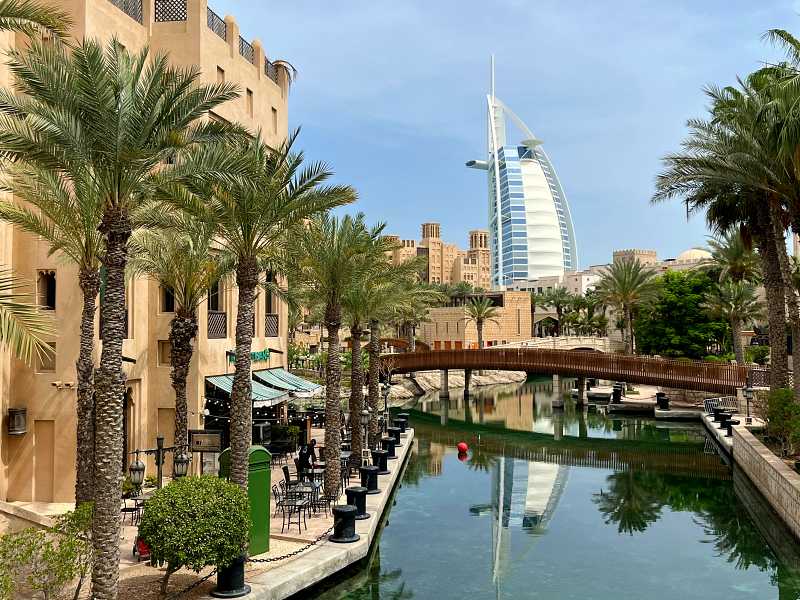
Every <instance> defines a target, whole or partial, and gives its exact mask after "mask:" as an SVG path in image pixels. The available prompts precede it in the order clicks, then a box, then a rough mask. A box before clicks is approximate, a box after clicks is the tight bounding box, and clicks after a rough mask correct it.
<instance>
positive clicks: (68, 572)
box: [0, 503, 92, 599]
mask: <svg viewBox="0 0 800 600" xmlns="http://www.w3.org/2000/svg"><path fill="white" fill-rule="evenodd" d="M91 528H92V505H91V504H90V503H85V504H82V505H81V506H79V507H78V508H77V509H76V510H75V511H73V512H68V513H66V514H64V515H61V516H60V517H57V518H56V524H55V526H53V527H52V528H49V529H39V528H36V527H31V528H28V529H23V530H22V531H19V532H17V533H9V534H6V535H4V536H3V537H2V538H0V598H3V599H6V598H21V597H31V595H32V594H39V595H40V597H42V598H45V599H47V598H56V597H60V596H61V595H62V594H64V593H65V591H66V589H67V587H69V586H70V584H72V583H73V582H75V580H76V579H77V583H76V584H75V585H76V587H75V590H74V592H73V594H71V595H73V596H74V597H75V598H77V597H78V595H79V594H80V590H81V587H82V585H83V582H84V580H85V578H86V575H87V574H88V572H89V568H90V566H91V563H92V542H91V538H90V532H91ZM18 588H26V590H25V592H24V593H23V592H21V591H20V590H19V589H18Z"/></svg>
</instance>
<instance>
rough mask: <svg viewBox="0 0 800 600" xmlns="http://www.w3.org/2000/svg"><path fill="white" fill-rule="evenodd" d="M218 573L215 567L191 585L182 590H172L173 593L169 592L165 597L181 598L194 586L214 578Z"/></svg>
mask: <svg viewBox="0 0 800 600" xmlns="http://www.w3.org/2000/svg"><path fill="white" fill-rule="evenodd" d="M216 574H217V570H216V569H214V570H213V571H211V572H210V573H209V574H208V575H204V576H203V577H201V578H200V579H198V580H197V581H195V582H193V583H191V584H190V585H188V586H186V587H185V588H183V589H182V590H180V591H177V592H172V593H171V594H167V595H166V596H165V597H164V598H165V600H176V599H177V598H180V597H181V596H183V595H184V594H188V593H189V592H191V591H192V590H193V589H194V588H196V587H197V586H199V585H200V584H201V583H203V582H205V581H208V580H209V579H211V578H212V577H213V576H214V575H216Z"/></svg>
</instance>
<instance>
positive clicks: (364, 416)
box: [361, 408, 369, 467]
mask: <svg viewBox="0 0 800 600" xmlns="http://www.w3.org/2000/svg"><path fill="white" fill-rule="evenodd" d="M368 426H369V409H366V408H365V409H364V410H362V411H361V428H362V430H363V435H364V437H363V438H361V465H362V466H364V467H366V466H369V448H368V447H367V446H368V444H367V427H368Z"/></svg>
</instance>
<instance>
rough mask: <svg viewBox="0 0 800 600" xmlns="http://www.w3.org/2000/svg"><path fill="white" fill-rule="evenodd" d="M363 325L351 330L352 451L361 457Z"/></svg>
mask: <svg viewBox="0 0 800 600" xmlns="http://www.w3.org/2000/svg"><path fill="white" fill-rule="evenodd" d="M362 333H363V331H362V330H361V325H359V324H356V325H354V326H353V327H351V328H350V340H351V343H352V350H351V352H350V357H351V359H352V360H351V365H350V406H349V408H350V423H351V424H352V425H351V427H350V449H351V450H352V452H353V456H361V450H362V449H363V447H364V439H363V438H364V432H363V431H362V430H361V411H362V410H364V365H363V364H362V362H361V335H362Z"/></svg>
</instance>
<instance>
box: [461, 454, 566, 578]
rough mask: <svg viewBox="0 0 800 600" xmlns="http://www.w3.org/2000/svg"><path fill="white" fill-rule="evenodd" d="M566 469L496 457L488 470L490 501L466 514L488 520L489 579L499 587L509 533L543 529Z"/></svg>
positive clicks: (506, 557)
mask: <svg viewBox="0 0 800 600" xmlns="http://www.w3.org/2000/svg"><path fill="white" fill-rule="evenodd" d="M568 475H569V467H566V466H561V465H558V464H550V463H543V462H531V461H527V460H520V459H515V458H507V457H499V458H498V459H497V460H496V461H495V462H494V464H493V465H492V467H491V482H492V501H491V504H489V505H476V506H471V507H470V512H472V513H473V514H478V515H491V517H492V551H493V560H492V578H493V580H494V581H495V584H496V585H498V586H499V583H500V575H501V567H502V566H503V565H506V564H509V556H508V554H509V544H510V532H509V530H510V529H511V530H513V529H521V530H523V531H526V532H528V533H530V534H533V535H540V534H542V533H544V532H545V531H546V530H547V525H548V524H549V522H550V519H551V518H552V517H553V515H554V514H555V511H556V508H557V507H558V503H559V501H560V499H561V495H562V493H563V491H564V489H565V487H566V483H567V478H568Z"/></svg>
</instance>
